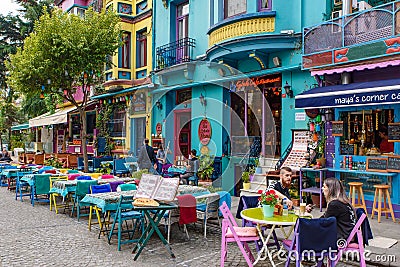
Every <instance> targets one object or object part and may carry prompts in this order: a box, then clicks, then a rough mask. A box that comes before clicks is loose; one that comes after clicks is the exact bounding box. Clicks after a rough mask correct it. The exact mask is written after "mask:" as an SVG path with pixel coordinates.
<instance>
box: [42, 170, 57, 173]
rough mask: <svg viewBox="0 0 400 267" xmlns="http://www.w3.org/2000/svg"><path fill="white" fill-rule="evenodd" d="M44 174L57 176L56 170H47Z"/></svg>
mask: <svg viewBox="0 0 400 267" xmlns="http://www.w3.org/2000/svg"><path fill="white" fill-rule="evenodd" d="M44 173H50V174H56V173H57V171H56V170H45V171H44Z"/></svg>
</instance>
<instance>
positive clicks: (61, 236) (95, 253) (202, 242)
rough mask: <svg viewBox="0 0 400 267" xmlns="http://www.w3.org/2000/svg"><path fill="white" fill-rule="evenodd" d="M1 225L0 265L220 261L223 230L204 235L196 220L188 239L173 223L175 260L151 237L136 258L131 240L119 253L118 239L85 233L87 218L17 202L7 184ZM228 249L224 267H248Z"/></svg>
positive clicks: (0, 204) (0, 196)
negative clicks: (228, 252) (109, 239)
mask: <svg viewBox="0 0 400 267" xmlns="http://www.w3.org/2000/svg"><path fill="white" fill-rule="evenodd" d="M0 225H1V228H0V266H4V267H8V266H55V265H58V266H144V267H146V266H218V265H219V255H220V254H219V253H220V235H221V233H220V230H219V228H217V227H209V228H208V229H207V230H208V231H207V239H204V238H203V236H202V234H203V232H202V227H201V225H200V224H196V225H195V226H193V225H189V226H188V231H189V235H190V240H187V239H186V235H185V234H184V232H183V231H182V230H180V229H179V228H178V226H177V224H174V225H173V227H172V233H171V246H172V250H173V252H174V253H175V255H176V258H175V259H171V258H170V256H169V253H168V252H167V250H166V249H165V247H164V246H163V245H162V243H161V242H160V240H159V239H158V237H157V236H156V235H153V236H152V238H151V240H150V242H149V243H148V244H147V246H146V248H145V249H144V250H143V252H142V254H141V255H140V256H139V258H138V260H137V261H134V260H133V254H131V252H132V248H133V244H126V245H122V251H117V244H116V243H117V240H116V238H115V239H114V240H112V244H111V245H109V244H108V242H107V240H106V238H105V237H104V236H102V237H101V238H100V239H98V238H97V236H98V228H96V227H95V228H94V229H92V231H91V232H89V231H88V224H87V218H83V219H81V220H80V221H79V222H78V221H77V219H76V218H70V217H69V216H68V215H66V214H55V212H54V211H50V210H49V206H48V205H47V204H35V207H32V205H31V204H30V202H29V199H28V198H26V200H24V202H21V201H19V200H18V201H16V200H15V194H14V193H13V192H9V191H7V189H6V188H0ZM161 229H162V230H163V227H161ZM162 232H163V231H162ZM231 251H232V254H231V255H230V256H232V260H230V262H229V263H228V264H227V266H246V263H245V262H244V259H243V257H239V256H237V257H236V256H234V255H235V254H236V253H240V252H239V250H238V249H237V247H236V248H235V247H234V246H232V250H231ZM236 258H237V259H236ZM230 259H231V258H230ZM261 266H262V265H261Z"/></svg>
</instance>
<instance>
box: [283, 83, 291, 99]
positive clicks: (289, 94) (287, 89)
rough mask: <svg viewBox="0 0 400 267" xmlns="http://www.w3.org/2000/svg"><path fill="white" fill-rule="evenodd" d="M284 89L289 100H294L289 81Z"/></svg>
mask: <svg viewBox="0 0 400 267" xmlns="http://www.w3.org/2000/svg"><path fill="white" fill-rule="evenodd" d="M283 89H285V93H286V95H287V96H288V97H289V98H293V90H292V88H291V86H290V85H289V84H288V82H287V81H286V83H285V85H284V86H283Z"/></svg>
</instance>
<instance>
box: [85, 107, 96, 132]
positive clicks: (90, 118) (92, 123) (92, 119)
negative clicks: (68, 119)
mask: <svg viewBox="0 0 400 267" xmlns="http://www.w3.org/2000/svg"><path fill="white" fill-rule="evenodd" d="M94 128H96V112H87V113H86V134H93V133H94Z"/></svg>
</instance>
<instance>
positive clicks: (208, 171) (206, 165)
mask: <svg viewBox="0 0 400 267" xmlns="http://www.w3.org/2000/svg"><path fill="white" fill-rule="evenodd" d="M199 163H200V164H199V165H200V166H199V170H198V172H197V175H198V176H199V178H200V179H201V180H208V179H211V176H212V174H213V172H214V167H213V157H211V156H210V155H208V154H202V155H201V156H200V157H199Z"/></svg>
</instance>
